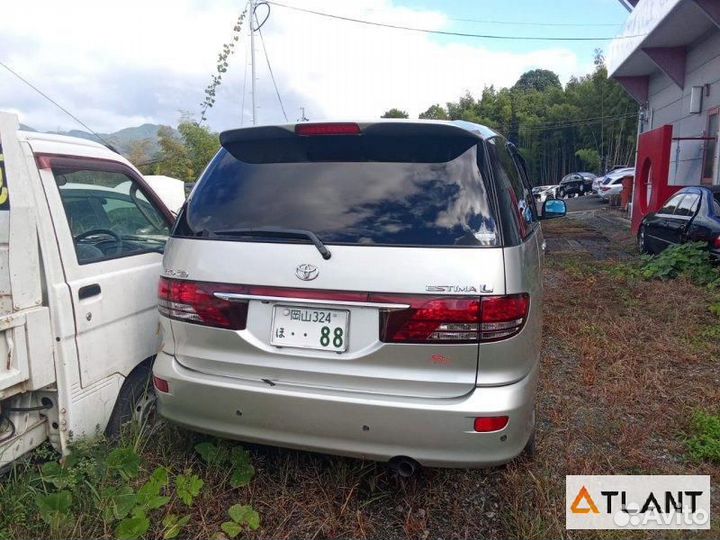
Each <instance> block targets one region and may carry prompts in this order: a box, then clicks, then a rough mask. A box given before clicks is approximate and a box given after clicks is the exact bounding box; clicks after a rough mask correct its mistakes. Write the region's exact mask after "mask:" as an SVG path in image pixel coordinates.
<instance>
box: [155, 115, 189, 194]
mask: <svg viewBox="0 0 720 540" xmlns="http://www.w3.org/2000/svg"><path fill="white" fill-rule="evenodd" d="M158 144H159V145H160V153H159V155H158V156H157V158H156V159H157V163H156V165H155V168H154V170H153V173H155V174H164V175H166V176H172V177H173V178H179V179H180V180H184V181H185V182H190V181H192V180H195V174H194V173H195V171H194V169H193V162H192V159H191V158H190V152H189V151H188V147H187V146H186V145H185V142H184V141H183V140H182V139H181V138H178V137H177V136H176V135H175V133H174V132H173V130H172V129H171V128H170V127H169V126H161V127H160V129H158Z"/></svg>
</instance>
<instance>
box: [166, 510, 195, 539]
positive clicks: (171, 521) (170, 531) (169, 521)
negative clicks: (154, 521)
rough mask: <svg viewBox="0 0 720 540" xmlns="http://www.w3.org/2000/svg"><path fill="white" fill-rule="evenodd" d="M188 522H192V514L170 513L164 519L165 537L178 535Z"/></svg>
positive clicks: (169, 537)
mask: <svg viewBox="0 0 720 540" xmlns="http://www.w3.org/2000/svg"><path fill="white" fill-rule="evenodd" d="M188 523H190V516H183V517H180V516H178V515H176V514H168V515H167V516H165V517H164V518H163V520H162V525H163V539H164V540H170V539H171V538H175V537H177V535H179V534H180V532H181V531H182V530H183V528H185V526H186V525H187V524H188Z"/></svg>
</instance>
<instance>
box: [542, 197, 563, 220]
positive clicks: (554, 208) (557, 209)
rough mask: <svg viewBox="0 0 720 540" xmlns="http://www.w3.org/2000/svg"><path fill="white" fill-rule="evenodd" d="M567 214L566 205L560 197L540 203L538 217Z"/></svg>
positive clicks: (557, 216)
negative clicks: (540, 211)
mask: <svg viewBox="0 0 720 540" xmlns="http://www.w3.org/2000/svg"><path fill="white" fill-rule="evenodd" d="M565 214H567V205H566V204H565V201H563V200H562V199H548V200H546V201H545V202H544V203H543V205H542V214H541V215H540V219H552V218H559V217H563V216H564V215H565Z"/></svg>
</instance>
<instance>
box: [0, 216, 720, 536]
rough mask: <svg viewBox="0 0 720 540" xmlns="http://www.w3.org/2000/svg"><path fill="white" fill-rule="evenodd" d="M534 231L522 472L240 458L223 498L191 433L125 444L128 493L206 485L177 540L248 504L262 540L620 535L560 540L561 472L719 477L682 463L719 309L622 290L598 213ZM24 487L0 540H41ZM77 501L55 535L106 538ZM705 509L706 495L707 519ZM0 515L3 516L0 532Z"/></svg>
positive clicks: (611, 232) (712, 297)
mask: <svg viewBox="0 0 720 540" xmlns="http://www.w3.org/2000/svg"><path fill="white" fill-rule="evenodd" d="M543 229H544V232H545V236H546V238H547V242H548V250H547V257H546V273H545V309H544V336H543V348H542V358H541V371H540V382H539V390H538V424H537V455H536V456H535V457H534V459H526V458H522V459H519V460H517V461H515V462H513V463H511V464H509V465H506V466H504V467H499V468H494V469H488V470H441V469H426V470H423V471H422V472H421V473H420V474H417V475H416V476H414V477H412V478H409V479H403V478H399V477H397V476H396V475H395V474H394V473H392V472H391V471H389V469H388V468H387V467H386V466H385V465H382V464H377V463H372V462H363V461H360V460H354V459H346V458H338V457H332V456H325V455H318V454H310V453H306V452H296V451H290V450H283V449H277V448H269V447H259V446H248V449H249V450H250V453H251V456H252V461H253V465H254V467H255V469H256V474H255V477H254V479H253V480H252V482H251V483H250V484H249V486H247V487H243V488H232V487H231V486H230V482H229V476H230V474H229V473H228V471H227V470H222V469H211V468H209V467H206V466H205V465H204V464H203V462H202V461H201V460H200V458H199V456H198V455H197V454H196V453H195V452H194V451H193V445H194V443H195V442H197V441H198V436H197V435H194V434H191V433H188V432H184V431H181V430H179V429H176V428H173V427H169V426H166V427H164V428H162V429H160V430H159V432H157V433H156V434H155V435H154V436H152V437H149V438H148V437H145V438H143V439H141V440H138V441H136V442H135V449H136V450H137V451H138V452H139V453H140V455H141V458H142V460H143V471H144V472H143V474H144V475H145V478H138V479H137V480H136V481H135V483H136V484H138V485H139V483H140V482H142V481H144V480H145V479H146V478H147V476H149V472H150V471H152V470H153V469H154V468H155V467H156V466H159V465H162V466H165V467H169V468H170V469H171V470H172V471H173V474H177V473H180V472H186V473H188V474H189V471H192V472H193V473H196V474H198V475H200V477H201V478H202V480H203V481H204V486H203V488H202V491H201V492H200V494H199V496H198V497H197V500H196V502H195V503H194V504H193V506H192V508H188V507H187V506H183V505H182V504H181V503H180V502H179V501H178V500H177V499H176V498H173V499H172V501H170V502H169V503H168V506H167V507H166V508H165V509H164V510H163V511H167V512H169V513H176V514H188V515H190V518H191V519H190V521H189V523H188V524H187V526H186V528H185V529H184V530H183V531H182V534H181V536H180V537H182V538H210V537H211V536H214V535H216V534H217V532H218V531H219V530H220V525H221V524H222V523H223V522H224V521H226V520H227V515H228V514H227V510H228V508H229V507H230V506H231V505H234V504H243V505H252V507H253V508H254V509H255V510H257V511H258V512H259V514H260V516H261V520H262V525H261V527H260V528H259V529H258V530H257V531H252V532H251V531H245V532H243V537H244V538H282V539H291V538H307V539H316V538H353V539H354V538H402V539H405V538H410V539H421V540H426V539H443V540H453V539H466V538H596V537H599V536H600V537H605V538H626V537H630V536H629V535H626V534H620V533H618V532H617V531H614V532H610V533H608V534H603V533H602V531H595V532H582V531H566V530H565V516H564V513H565V509H564V505H565V475H567V474H642V473H647V474H710V475H711V476H712V481H713V483H716V482H717V481H718V480H720V466H718V465H716V464H708V463H704V462H693V461H691V460H690V458H689V457H688V454H687V447H686V444H685V439H686V438H687V434H688V430H689V426H690V417H691V415H692V414H693V412H695V411H697V410H703V411H709V412H712V413H714V414H717V413H718V409H720V407H719V404H720V395H719V391H718V388H720V385H719V384H718V382H719V379H720V372H719V370H718V366H717V359H718V358H719V357H720V343H719V342H718V339H717V336H719V335H720V318H718V316H717V315H716V314H713V313H711V312H710V310H709V309H708V307H709V306H710V305H711V304H712V303H720V298H718V293H712V292H710V291H708V290H706V289H702V288H699V287H696V286H694V285H692V284H690V283H688V282H685V281H683V280H674V281H668V282H659V281H651V282H648V281H642V280H640V279H638V278H634V277H632V273H631V272H629V271H628V269H629V268H630V266H629V265H632V264H634V261H637V254H636V253H635V252H634V244H633V241H632V238H630V236H629V234H628V232H627V222H626V221H625V220H623V219H622V218H621V217H618V215H616V214H612V213H609V212H608V211H607V210H598V211H589V212H582V213H577V214H573V215H572V217H568V218H564V219H558V220H553V221H549V222H546V223H545V224H543ZM41 459H42V458H41V457H36V458H35V460H36V461H35V463H37V464H38V465H39V464H40V463H41V461H40V460H41ZM44 459H45V460H47V459H48V457H45V458H44ZM52 459H57V458H56V457H54V458H52ZM38 465H30V466H28V468H27V471H28V472H27V473H25V474H26V475H27V476H30V475H31V474H32V471H33V468H34V469H35V470H37V466H38ZM18 474H19V475H20V476H22V473H18ZM35 474H36V473H35ZM20 476H18V478H20ZM26 484H29V485H31V486H32V485H33V484H32V481H31V480H25V479H24V478H20V479H19V480H17V481H16V485H15V487H12V486H11V487H9V488H8V491H6V492H3V487H2V485H0V532H1V531H5V533H4V534H0V537H3V536H6V537H8V538H25V537H42V536H48V534H50V533H49V530H48V529H47V528H46V526H45V525H44V524H43V523H42V521H40V520H39V519H38V518H37V516H36V515H35V513H34V510H33V508H34V507H33V504H32V501H33V499H32V497H33V496H34V495H33V493H32V489H36V488H32V487H31V488H29V489H26V488H25V487H24V486H25V485H26ZM34 485H37V482H36V483H35V484H34ZM21 499H22V500H21ZM87 501H88V502H87V504H88V505H90V506H88V507H86V508H85V509H82V508H77V510H76V514H75V518H74V519H75V521H74V522H73V524H72V525H71V528H70V529H68V532H67V533H66V535H67V536H72V537H79V538H97V537H105V538H111V537H113V536H114V530H113V527H114V525H108V523H107V522H103V521H102V520H100V519H99V518H98V515H97V514H98V513H97V512H94V511H92V510H88V509H87V508H92V504H93V503H92V497H88V498H87ZM10 502H13V503H16V504H12V505H10V504H9V503H10ZM719 502H720V498H719V496H718V492H717V490H716V491H715V493H714V497H713V504H712V511H713V513H714V514H715V515H716V516H717V512H718V510H720V504H719ZM3 503H5V504H6V507H5V508H6V512H7V514H6V515H7V516H11V515H12V516H13V517H12V518H8V519H7V520H3V517H2V514H3V511H2V507H3ZM11 512H12V513H11ZM158 521H159V519H158ZM713 523H714V527H713V529H712V530H710V531H701V532H697V533H693V534H690V533H689V532H688V531H679V534H675V535H672V534H667V533H665V534H653V533H651V532H647V533H636V534H635V535H634V536H632V537H635V538H668V537H671V538H672V537H674V538H688V537H704V538H714V537H718V536H720V519H718V518H716V517H714V519H713ZM162 531H163V526H162V525H161V524H159V523H153V527H152V528H151V530H150V533H148V537H156V538H161V537H162ZM219 538H223V536H220V537H219Z"/></svg>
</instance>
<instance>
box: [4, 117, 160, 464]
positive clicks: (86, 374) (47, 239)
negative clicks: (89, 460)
mask: <svg viewBox="0 0 720 540" xmlns="http://www.w3.org/2000/svg"><path fill="white" fill-rule="evenodd" d="M18 127H19V125H18V119H17V116H15V115H14V114H8V113H0V142H1V144H2V146H1V147H0V275H1V276H2V283H3V287H2V293H1V294H0V323H1V324H0V355H2V358H3V362H2V363H0V469H2V468H3V467H4V466H5V465H7V464H8V463H10V462H12V461H13V460H15V459H16V458H18V457H19V456H21V455H22V454H24V453H26V452H29V451H30V450H32V449H33V448H35V447H37V446H39V445H41V444H43V443H44V442H45V441H49V442H50V444H52V446H53V447H54V448H55V449H56V450H57V451H58V452H60V453H62V454H67V453H68V452H69V446H70V444H71V443H73V442H76V441H78V440H81V439H82V438H83V437H96V436H97V434H98V432H100V433H102V432H105V433H106V434H108V435H117V434H119V430H120V425H121V424H122V423H123V422H125V421H127V420H129V419H132V418H137V419H141V418H144V417H145V415H146V413H147V412H148V411H149V410H150V408H151V405H152V399H153V398H152V392H151V391H150V392H149V393H148V392H147V391H146V390H147V389H148V388H151V386H150V373H151V366H152V361H153V358H154V356H155V352H156V351H157V350H158V348H159V346H160V337H159V336H158V333H157V325H158V315H157V308H156V300H155V294H154V292H155V289H156V287H157V279H158V276H159V274H160V269H161V260H162V250H163V246H164V243H165V240H166V239H167V236H168V234H169V230H170V226H171V224H172V222H173V217H172V215H171V214H170V212H169V210H168V209H167V208H166V207H165V206H164V205H163V203H162V201H161V200H160V198H159V197H158V196H157V194H155V192H153V190H152V189H150V187H149V186H148V185H147V183H146V182H145V181H144V180H143V178H142V175H141V174H140V173H139V172H138V171H137V169H135V168H134V167H133V166H132V165H131V164H130V163H129V162H128V161H127V160H126V159H125V158H123V157H122V156H120V155H118V154H116V153H115V152H113V151H111V150H109V149H107V148H105V147H104V146H102V145H100V144H98V143H96V142H93V141H88V140H86V139H78V138H74V137H65V136H61V135H50V134H46V133H37V132H24V131H20V130H19V129H18Z"/></svg>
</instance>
